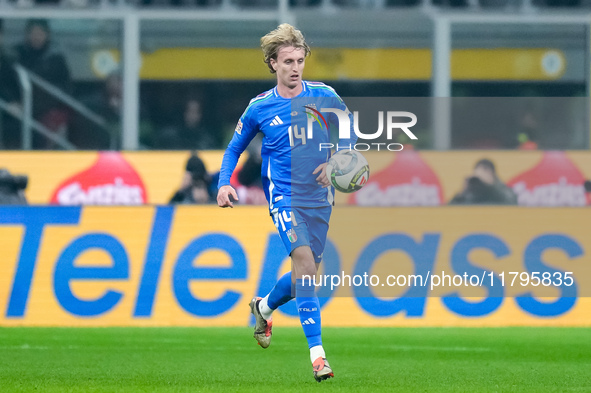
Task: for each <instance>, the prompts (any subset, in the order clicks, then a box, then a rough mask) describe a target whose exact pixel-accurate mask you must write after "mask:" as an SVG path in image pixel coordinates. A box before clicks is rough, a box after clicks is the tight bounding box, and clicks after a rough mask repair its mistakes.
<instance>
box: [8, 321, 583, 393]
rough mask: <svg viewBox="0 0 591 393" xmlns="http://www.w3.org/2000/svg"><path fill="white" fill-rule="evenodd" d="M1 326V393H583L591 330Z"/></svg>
mask: <svg viewBox="0 0 591 393" xmlns="http://www.w3.org/2000/svg"><path fill="white" fill-rule="evenodd" d="M323 336H324V343H325V348H326V350H327V353H328V359H329V361H330V364H331V366H332V367H333V369H334V371H335V378H334V379H332V380H328V381H324V382H322V383H320V384H319V383H317V382H315V381H314V379H313V377H312V368H311V365H310V361H309V358H308V351H307V345H306V342H305V338H304V337H303V333H302V331H301V329H299V328H281V327H276V329H275V331H274V335H273V342H272V344H271V346H270V347H269V348H268V349H266V350H263V349H261V348H260V347H258V346H257V345H256V342H255V341H254V339H253V338H252V329H250V328H215V329H211V328H79V329H76V328H67V329H66V328H0V391H2V392H30V391H38V392H156V391H157V392H200V391H217V392H220V391H231V392H241V391H253V392H254V391H256V392H273V393H277V392H282V391H306V392H307V391H322V392H385V391H388V392H495V391H498V392H567V391H571V392H589V391H591V329H588V328H419V329H403V328H376V329H360V328H340V329H339V328H325V329H323Z"/></svg>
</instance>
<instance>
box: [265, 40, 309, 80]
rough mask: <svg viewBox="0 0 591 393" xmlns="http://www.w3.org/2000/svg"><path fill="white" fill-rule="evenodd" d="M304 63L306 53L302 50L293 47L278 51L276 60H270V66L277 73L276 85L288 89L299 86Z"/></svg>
mask: <svg viewBox="0 0 591 393" xmlns="http://www.w3.org/2000/svg"><path fill="white" fill-rule="evenodd" d="M305 62H306V51H305V50H304V49H302V48H294V47H293V46H285V47H283V48H281V49H279V52H278V53H277V60H274V59H271V66H272V67H273V69H274V70H275V71H276V72H277V84H281V85H283V86H285V87H288V88H290V89H293V88H296V87H298V86H300V85H301V83H302V73H303V72H304V65H305Z"/></svg>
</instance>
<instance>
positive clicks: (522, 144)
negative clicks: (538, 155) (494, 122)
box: [517, 107, 539, 150]
mask: <svg viewBox="0 0 591 393" xmlns="http://www.w3.org/2000/svg"><path fill="white" fill-rule="evenodd" d="M520 123H521V124H520V126H521V132H520V133H519V134H518V135H517V142H518V148H519V149H520V150H537V149H538V139H539V138H538V128H539V127H538V120H537V117H536V115H535V113H534V110H533V108H531V107H530V108H526V109H525V113H524V114H523V117H522V118H521V122H520Z"/></svg>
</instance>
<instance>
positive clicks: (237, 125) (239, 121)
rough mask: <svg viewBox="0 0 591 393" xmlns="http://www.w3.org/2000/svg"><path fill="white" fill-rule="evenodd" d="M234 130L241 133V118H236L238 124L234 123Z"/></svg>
mask: <svg viewBox="0 0 591 393" xmlns="http://www.w3.org/2000/svg"><path fill="white" fill-rule="evenodd" d="M236 132H237V133H238V134H242V120H238V124H236Z"/></svg>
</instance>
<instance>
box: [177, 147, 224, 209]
mask: <svg viewBox="0 0 591 393" xmlns="http://www.w3.org/2000/svg"><path fill="white" fill-rule="evenodd" d="M215 191H217V190H213V189H212V181H211V176H210V175H209V173H207V170H206V168H205V164H204V163H203V161H202V160H201V158H199V156H198V155H197V152H192V153H191V157H189V160H188V161H187V164H186V166H185V174H184V175H183V179H182V181H181V187H180V188H179V190H178V191H176V192H175V193H174V195H173V196H172V198H171V199H170V202H169V203H171V204H176V203H179V204H206V203H211V202H214V201H215V200H216V199H215V195H216V194H215Z"/></svg>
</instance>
